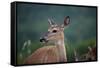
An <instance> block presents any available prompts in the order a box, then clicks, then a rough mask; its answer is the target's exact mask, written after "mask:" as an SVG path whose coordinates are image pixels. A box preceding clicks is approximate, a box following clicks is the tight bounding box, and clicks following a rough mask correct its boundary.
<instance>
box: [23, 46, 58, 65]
mask: <svg viewBox="0 0 100 68" xmlns="http://www.w3.org/2000/svg"><path fill="white" fill-rule="evenodd" d="M55 62H59V55H58V52H57V48H56V46H44V47H42V48H39V49H38V50H36V51H35V52H34V53H33V54H32V55H31V56H29V57H28V58H27V59H26V60H25V62H24V64H38V63H55Z"/></svg>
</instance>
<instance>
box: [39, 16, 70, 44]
mask: <svg viewBox="0 0 100 68" xmlns="http://www.w3.org/2000/svg"><path fill="white" fill-rule="evenodd" d="M69 22H70V18H69V16H67V17H65V19H64V23H63V24H62V25H57V24H56V23H55V22H54V21H53V20H50V19H48V23H49V28H48V32H47V33H45V34H44V36H43V37H41V38H40V42H45V43H47V42H50V41H53V42H55V41H58V40H64V27H65V26H67V25H68V24H69Z"/></svg>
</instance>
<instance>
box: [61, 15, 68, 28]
mask: <svg viewBox="0 0 100 68" xmlns="http://www.w3.org/2000/svg"><path fill="white" fill-rule="evenodd" d="M69 23H70V17H69V16H67V17H65V19H64V24H63V25H62V27H65V26H67V25H68V24H69Z"/></svg>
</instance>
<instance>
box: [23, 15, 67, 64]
mask: <svg viewBox="0 0 100 68" xmlns="http://www.w3.org/2000/svg"><path fill="white" fill-rule="evenodd" d="M48 21H49V24H50V28H49V29H48V33H46V34H45V35H44V37H43V38H42V42H45V43H49V42H50V41H53V44H48V45H47V46H43V47H42V48H39V49H37V50H36V51H35V52H34V53H32V54H31V56H29V57H28V58H27V59H26V60H25V61H24V64H38V63H56V62H67V56H66V48H65V44H64V32H63V31H64V26H66V25H68V24H69V16H67V17H65V19H64V24H63V25H60V26H58V25H57V24H54V22H52V21H51V20H50V19H49V20H48ZM53 30H55V31H54V33H53V32H52V31H53ZM56 30H57V32H56Z"/></svg>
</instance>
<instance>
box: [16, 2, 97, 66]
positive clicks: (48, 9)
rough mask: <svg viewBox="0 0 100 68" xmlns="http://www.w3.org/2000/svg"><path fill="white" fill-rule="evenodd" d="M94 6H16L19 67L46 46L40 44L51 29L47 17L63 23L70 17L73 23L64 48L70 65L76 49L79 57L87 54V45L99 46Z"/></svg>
mask: <svg viewBox="0 0 100 68" xmlns="http://www.w3.org/2000/svg"><path fill="white" fill-rule="evenodd" d="M96 12H97V9H96V8H95V7H79V6H59V5H57V6H56V5H39V4H38V5H37V4H24V3H21V4H20V3H19V4H17V64H23V61H24V60H25V59H26V58H27V57H28V56H29V55H31V54H32V53H33V52H34V51H35V50H36V49H38V48H40V47H43V45H42V44H41V43H40V42H39V39H40V37H41V36H42V35H43V33H45V32H47V30H48V18H52V19H53V20H54V21H55V22H56V23H57V24H63V21H64V17H65V16H70V24H69V26H68V27H66V28H65V31H64V33H65V47H66V52H67V57H68V62H73V61H74V49H76V51H77V53H78V56H81V55H83V54H84V53H86V52H87V51H88V46H91V47H95V46H96V28H97V26H96V17H97V16H96Z"/></svg>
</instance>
